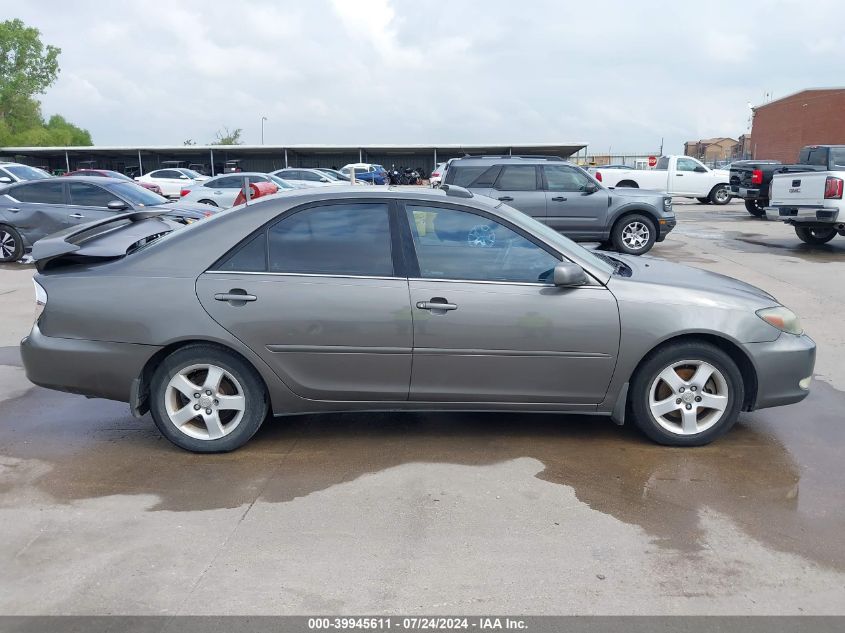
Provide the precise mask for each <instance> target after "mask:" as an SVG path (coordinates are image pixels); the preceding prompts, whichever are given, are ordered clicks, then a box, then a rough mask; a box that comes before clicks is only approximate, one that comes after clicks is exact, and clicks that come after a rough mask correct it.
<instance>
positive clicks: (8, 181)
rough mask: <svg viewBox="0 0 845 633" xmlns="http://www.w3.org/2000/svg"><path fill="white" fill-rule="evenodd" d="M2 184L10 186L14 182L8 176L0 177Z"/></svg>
mask: <svg viewBox="0 0 845 633" xmlns="http://www.w3.org/2000/svg"><path fill="white" fill-rule="evenodd" d="M0 182H2V183H4V184H9V183H10V182H12V179H11V178H9V177H8V176H0Z"/></svg>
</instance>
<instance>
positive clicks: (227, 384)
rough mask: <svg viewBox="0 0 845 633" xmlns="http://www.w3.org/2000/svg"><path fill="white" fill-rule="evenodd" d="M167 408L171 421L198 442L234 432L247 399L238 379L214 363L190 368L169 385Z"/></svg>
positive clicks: (242, 414)
mask: <svg viewBox="0 0 845 633" xmlns="http://www.w3.org/2000/svg"><path fill="white" fill-rule="evenodd" d="M164 407H165V410H166V411H167V416H168V418H169V419H170V422H171V423H172V424H173V425H174V426H175V427H176V428H177V429H178V430H179V431H180V432H182V433H184V434H185V435H187V436H189V437H193V438H195V439H198V440H216V439H220V438H221V437H224V436H226V435H229V433H231V432H232V431H234V430H235V429H236V428H237V426H238V424H240V422H241V420H242V419H243V416H244V409H245V408H246V396H245V394H244V390H243V388H242V387H241V384H240V383H239V382H238V380H237V378H235V376H233V375H232V374H231V373H230V372H228V371H226V370H225V369H223V368H222V367H219V366H217V365H212V364H197V365H190V366H188V367H185V368H183V369H181V370H180V371H179V372H177V373H176V375H174V376H173V378H171V379H170V381H169V382H168V383H167V388H166V389H165V392H164Z"/></svg>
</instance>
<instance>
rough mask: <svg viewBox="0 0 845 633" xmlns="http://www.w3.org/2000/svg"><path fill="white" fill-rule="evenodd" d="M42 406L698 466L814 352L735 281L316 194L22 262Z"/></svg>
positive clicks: (456, 195) (780, 392)
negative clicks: (544, 435) (437, 430)
mask: <svg viewBox="0 0 845 633" xmlns="http://www.w3.org/2000/svg"><path fill="white" fill-rule="evenodd" d="M33 255H34V257H35V259H36V260H37V266H38V273H37V274H36V275H35V277H34V281H35V290H36V301H37V305H38V306H39V308H38V309H39V311H40V315H39V316H38V317H37V320H36V322H35V324H34V325H33V327H32V331H31V332H30V334H29V335H28V336H27V337H26V338H25V339H24V340H23V341H22V342H21V353H22V357H23V362H24V365H25V367H26V372H27V376H28V377H29V379H30V380H31V381H32V382H34V383H36V384H38V385H41V386H44V387H48V388H52V389H58V390H62V391H68V392H71V393H78V394H84V395H86V396H92V397H99V398H110V399H113V400H120V401H124V402H128V403H129V406H130V408H131V410H132V412H133V413H134V414H135V415H138V416H140V415H143V414H144V413H146V412H147V411H149V412H150V413H151V414H152V418H153V420H154V421H155V423H156V425H157V426H158V428H159V429H160V431H161V432H162V434H164V435H165V436H166V437H167V438H168V439H170V440H171V441H172V442H173V443H175V444H177V445H178V446H180V447H182V448H185V449H188V450H191V451H198V452H218V451H229V450H232V449H235V448H237V447H239V446H241V445H242V444H244V442H246V441H247V440H248V439H249V438H250V437H252V435H253V434H254V433H255V432H256V431H257V430H258V428H259V427H260V426H261V424H262V422H264V420H265V418H266V417H267V414H268V412H270V413H272V414H273V415H276V416H281V415H287V414H296V413H312V412H332V411H350V410H389V411H406V410H428V411H431V410H453V411H455V410H458V411H544V412H560V413H580V414H587V415H604V416H610V417H611V418H612V419H613V420H614V421H616V423H618V424H622V423H623V422H626V421H631V422H633V423H634V424H635V425H636V426H637V427H639V428H640V429H641V430H642V431H643V432H644V433H645V434H646V435H647V436H649V437H650V438H652V439H653V440H655V441H657V442H660V443H663V444H670V445H677V446H696V445H701V444H706V443H708V442H710V441H712V440H713V439H715V438H717V437H719V436H720V435H722V434H724V433H725V432H727V431H728V429H730V428H731V426H733V424H734V423H735V422H736V420H737V416H738V415H739V413H740V411H751V410H754V409H761V408H764V407H772V406H778V405H784V404H789V403H793V402H798V401H799V400H802V399H803V398H804V397H806V395H807V393H808V391H807V390H808V388H809V382H810V377H811V375H812V373H813V364H814V360H815V344H814V343H813V341H812V340H811V339H810V338H809V337H808V336H806V335H805V334H804V333H803V331H802V329H801V325H800V323H799V321H798V317H796V316H795V315H794V314H793V313H792V312H790V311H789V310H788V309H787V308H785V307H784V306H782V305H781V304H780V303H778V301H777V300H776V299H775V298H774V297H772V296H771V295H769V294H768V293H766V292H764V291H763V290H760V289H758V288H755V287H753V286H750V285H748V284H745V283H743V282H740V281H737V280H735V279H731V278H729V277H724V276H721V275H716V274H713V273H709V272H704V271H701V270H697V269H694V268H688V267H685V266H680V265H675V264H671V263H667V262H663V261H660V260H657V259H652V258H647V257H646V258H644V257H634V256H626V255H613V256H609V255H605V254H597V253H595V252H592V251H589V250H586V249H584V248H583V247H581V246H579V245H577V244H576V243H574V242H572V241H570V240H569V239H567V238H565V237H563V236H561V235H560V234H559V233H557V232H556V231H554V230H553V229H551V228H549V227H547V226H545V225H543V224H541V223H540V222H538V221H536V220H534V219H532V218H531V217H529V216H526V215H525V214H523V213H520V212H518V211H516V210H514V209H512V208H510V207H508V206H506V205H504V204H501V203H498V202H496V201H493V200H491V199H489V198H484V197H481V196H473V195H472V194H471V193H470V192H468V191H467V190H465V189H461V188H459V187H454V186H449V185H447V186H446V187H445V190H444V189H439V190H431V189H428V190H426V189H414V190H401V191H395V190H390V189H381V190H379V189H377V188H375V187H366V188H365V187H348V188H340V187H337V188H336V187H326V188H322V189H308V190H301V191H294V192H291V193H289V194H286V195H284V196H274V197H271V198H267V199H263V200H258V201H256V202H255V203H254V204H251V205H249V206H247V207H242V208H240V209H238V210H237V211H223V212H221V213H218V214H216V215H214V216H213V217H211V218H209V219H208V220H205V221H203V222H197V223H195V224H192V225H189V226H186V227H184V226H177V225H175V224H173V223H172V222H169V221H167V220H164V219H162V217H161V216H159V215H157V214H150V213H130V214H125V215H123V216H121V217H119V218H116V219H112V220H103V221H101V222H99V223H93V224H88V225H86V226H84V227H79V228H76V229H69V230H66V231H64V232H62V233H60V234H58V235H55V236H52V237H50V238H47V239H45V240H42V241H40V242H38V243H37V244H36V245H35V249H34V252H33Z"/></svg>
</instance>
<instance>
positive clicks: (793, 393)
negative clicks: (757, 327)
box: [744, 333, 816, 409]
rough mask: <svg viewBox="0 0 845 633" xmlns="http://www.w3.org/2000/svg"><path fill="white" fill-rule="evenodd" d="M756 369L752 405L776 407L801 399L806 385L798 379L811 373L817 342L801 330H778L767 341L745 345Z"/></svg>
mask: <svg viewBox="0 0 845 633" xmlns="http://www.w3.org/2000/svg"><path fill="white" fill-rule="evenodd" d="M744 347H745V350H746V352H748V355H749V357H750V358H751V360H752V362H753V363H754V366H755V368H756V370H757V397H756V399H755V401H754V403H753V405H752V409H765V408H767V407H779V406H781V405H785V404H792V403H794V402H800V401H801V400H803V399H804V398H806V397H807V394H808V393H809V389H808V388H805V387H802V386H801V385H800V384H799V382H801V381H802V380H805V379H807V378H809V377H811V376H812V375H813V367H814V366H815V363H816V344H815V342H814V341H813V339H811V338H810V337H809V336H807V335H806V334H802V335H801V336H795V335H793V334H786V333H784V334H781V335H780V336H779V337H778V338H777V339H775V340H774V341H771V342H769V343H746V344H745V345H744Z"/></svg>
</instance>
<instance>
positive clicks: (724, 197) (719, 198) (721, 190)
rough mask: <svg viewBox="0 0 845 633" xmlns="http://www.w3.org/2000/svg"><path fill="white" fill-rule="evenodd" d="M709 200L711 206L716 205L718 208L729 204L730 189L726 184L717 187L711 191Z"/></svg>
mask: <svg viewBox="0 0 845 633" xmlns="http://www.w3.org/2000/svg"><path fill="white" fill-rule="evenodd" d="M708 198H710V204H715V205H716V206H720V207H721V206H722V205H724V204H728V202H730V201H731V190H730V187H728V185H727V184H726V183H722V184H721V185H716V186H715V187H713V189H712V190H711V191H710V195H709V196H708Z"/></svg>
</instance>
